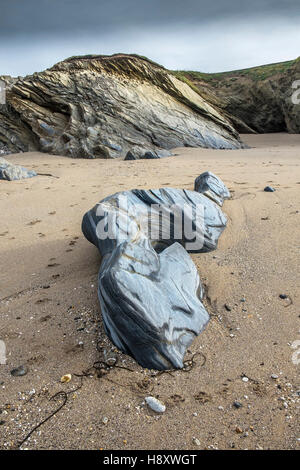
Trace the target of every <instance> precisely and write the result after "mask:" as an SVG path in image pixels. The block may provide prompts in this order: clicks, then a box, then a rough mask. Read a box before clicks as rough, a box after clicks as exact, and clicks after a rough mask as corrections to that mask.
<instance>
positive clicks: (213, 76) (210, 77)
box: [172, 57, 300, 82]
mask: <svg viewBox="0 0 300 470" xmlns="http://www.w3.org/2000/svg"><path fill="white" fill-rule="evenodd" d="M299 61H300V57H298V59H296V60H288V61H286V62H278V63H275V64H268V65H261V66H258V67H251V68H248V69H241V70H233V71H230V72H219V73H202V72H195V71H190V70H186V71H185V70H176V71H173V72H172V73H173V74H174V75H175V76H176V77H177V78H179V79H180V80H182V81H186V80H188V81H190V80H203V81H206V82H214V81H219V80H224V79H227V80H232V81H234V80H237V79H238V78H241V77H245V78H250V79H252V80H254V81H260V80H266V79H267V78H269V77H271V76H273V75H276V74H281V73H284V72H286V71H287V70H288V69H290V68H291V67H292V66H293V65H294V64H296V63H297V62H299Z"/></svg>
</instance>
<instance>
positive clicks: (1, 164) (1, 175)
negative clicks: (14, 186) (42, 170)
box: [0, 157, 37, 181]
mask: <svg viewBox="0 0 300 470" xmlns="http://www.w3.org/2000/svg"><path fill="white" fill-rule="evenodd" d="M33 176H37V173H36V172H35V171H34V170H27V168H24V167H23V166H20V165H14V164H13V163H11V162H9V161H7V160H5V158H3V157H0V180H7V181H13V180H21V179H24V178H32V177H33Z"/></svg>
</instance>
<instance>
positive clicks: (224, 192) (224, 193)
mask: <svg viewBox="0 0 300 470" xmlns="http://www.w3.org/2000/svg"><path fill="white" fill-rule="evenodd" d="M195 191H197V192H198V193H201V194H204V195H205V196H207V197H209V198H210V199H212V201H214V202H216V203H217V204H219V206H222V205H223V202H224V199H229V198H230V192H229V189H228V188H227V186H226V185H225V184H224V183H223V181H222V180H221V179H220V178H219V177H218V176H216V175H214V174H213V173H212V172H211V171H206V172H205V173H202V174H201V175H200V176H198V178H196V179H195Z"/></svg>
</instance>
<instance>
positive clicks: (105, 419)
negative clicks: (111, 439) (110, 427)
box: [102, 416, 108, 425]
mask: <svg viewBox="0 0 300 470" xmlns="http://www.w3.org/2000/svg"><path fill="white" fill-rule="evenodd" d="M102 423H103V424H105V425H106V424H107V423H108V417H107V416H104V418H103V419H102Z"/></svg>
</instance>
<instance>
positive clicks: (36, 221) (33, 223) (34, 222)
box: [27, 219, 42, 225]
mask: <svg viewBox="0 0 300 470" xmlns="http://www.w3.org/2000/svg"><path fill="white" fill-rule="evenodd" d="M40 222H42V221H41V220H39V219H36V220H32V221H31V222H29V223H28V224H27V225H35V224H38V223H40Z"/></svg>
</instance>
